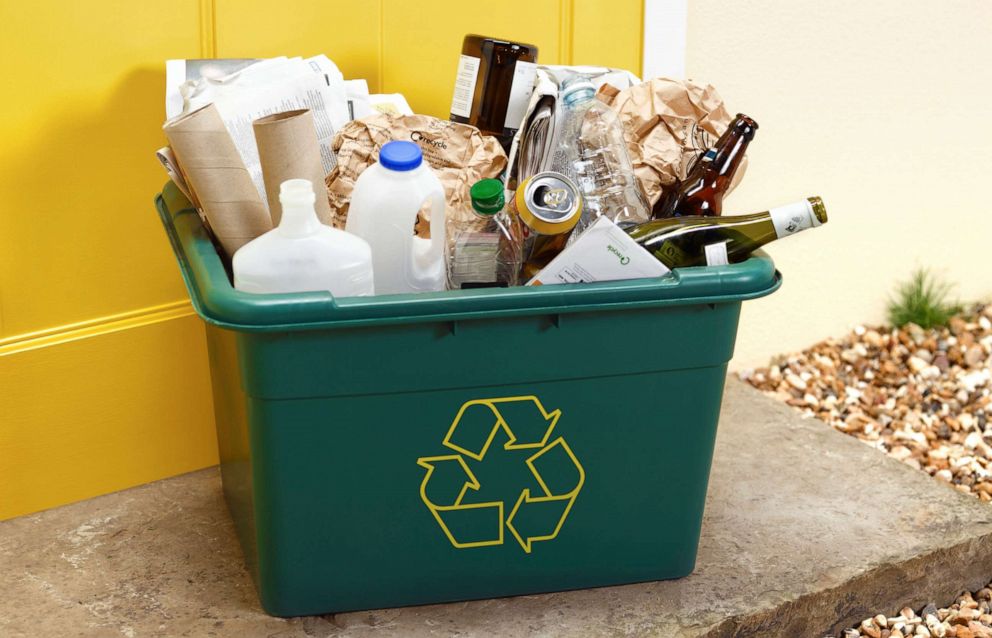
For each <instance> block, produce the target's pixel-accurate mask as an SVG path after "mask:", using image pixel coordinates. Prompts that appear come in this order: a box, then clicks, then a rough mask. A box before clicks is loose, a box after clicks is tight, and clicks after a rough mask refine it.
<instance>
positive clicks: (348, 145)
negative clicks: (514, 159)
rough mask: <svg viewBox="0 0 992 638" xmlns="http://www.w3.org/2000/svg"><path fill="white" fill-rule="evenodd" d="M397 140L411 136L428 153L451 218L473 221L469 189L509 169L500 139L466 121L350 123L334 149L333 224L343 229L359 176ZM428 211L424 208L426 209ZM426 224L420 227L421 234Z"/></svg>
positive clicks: (425, 118) (404, 118) (410, 118)
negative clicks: (380, 150)
mask: <svg viewBox="0 0 992 638" xmlns="http://www.w3.org/2000/svg"><path fill="white" fill-rule="evenodd" d="M392 140H410V141H413V142H415V143H416V144H417V146H419V147H420V149H421V150H422V151H423V153H424V160H425V161H426V162H427V163H428V164H429V165H430V167H431V168H433V169H434V171H435V173H436V174H437V176H438V179H440V180H441V184H443V185H444V193H445V199H446V201H447V211H446V213H445V214H446V216H447V218H448V219H449V220H454V221H456V222H457V221H463V220H464V221H469V220H472V219H474V215H473V213H472V199H471V197H470V195H469V189H470V188H471V187H472V184H474V183H475V182H477V181H479V180H480V179H485V178H487V177H498V176H499V174H500V173H502V172H503V169H504V168H506V153H504V152H503V148H502V147H501V146H500V145H499V141H497V139H496V138H495V137H491V136H487V135H482V133H480V132H479V129H477V128H475V127H474V126H468V125H466V124H458V123H456V122H448V121H446V120H439V119H437V118H435V117H430V116H429V115H395V114H391V113H384V114H381V115H375V116H370V117H364V118H362V119H360V120H354V121H352V122H349V123H348V124H347V125H346V126H344V127H343V128H342V129H341V130H340V131H338V132H337V133H336V134H335V135H334V141H333V143H332V149H333V150H334V153H335V155H337V158H338V165H337V166H336V167H335V168H334V169H333V170H332V171H331V172H330V174H328V176H327V178H326V182H327V194H328V200H329V201H330V204H331V212H332V213H333V215H334V225H335V226H336V227H338V228H344V224H345V220H346V219H347V216H348V205H349V202H350V201H351V192H352V190H353V189H354V187H355V180H356V179H358V175H359V174H361V172H362V171H363V170H365V169H366V168H367V167H369V166H371V165H372V164H374V163H375V162H376V161H377V160H378V158H379V149H380V148H382V146H383V145H384V144H385V143H386V142H389V141H392ZM422 214H424V212H422ZM420 230H421V228H419V227H418V233H419V232H420Z"/></svg>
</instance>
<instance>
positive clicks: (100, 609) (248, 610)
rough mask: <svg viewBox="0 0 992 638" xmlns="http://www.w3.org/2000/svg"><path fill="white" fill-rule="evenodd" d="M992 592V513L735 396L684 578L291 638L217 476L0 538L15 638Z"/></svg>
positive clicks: (863, 612) (426, 613) (740, 609)
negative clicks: (259, 590) (248, 563)
mask: <svg viewBox="0 0 992 638" xmlns="http://www.w3.org/2000/svg"><path fill="white" fill-rule="evenodd" d="M990 579H992V507H990V506H989V505H985V504H982V503H980V502H979V501H978V500H977V499H974V498H971V497H967V496H964V495H961V494H959V493H957V492H956V491H954V490H953V489H951V488H949V487H948V486H946V485H944V484H941V483H939V482H937V481H936V480H934V479H931V478H930V477H928V476H926V475H924V474H923V473H921V472H919V471H916V470H913V469H912V468H910V467H908V466H905V465H903V464H901V463H899V462H897V461H895V460H893V459H890V458H887V457H886V456H884V455H883V454H881V453H880V452H878V451H876V450H873V449H871V448H870V447H868V446H866V445H864V444H863V443H860V442H859V441H856V440H854V439H852V438H850V437H847V436H844V435H842V434H839V433H837V432H834V431H833V430H831V429H830V428H829V427H828V426H826V425H824V424H823V423H821V422H819V421H816V420H814V419H805V420H804V419H802V418H801V417H800V416H799V415H798V414H797V413H796V412H794V411H793V410H792V409H790V408H788V407H787V406H784V405H781V404H779V403H778V402H776V401H774V400H772V399H769V398H767V397H764V396H762V395H761V394H760V393H758V392H757V391H756V390H753V389H752V388H750V387H747V386H745V385H744V384H743V383H741V382H739V381H737V380H736V379H733V378H730V379H728V380H727V390H726V395H725V397H724V406H723V416H722V420H721V424H720V434H719V437H718V441H717V449H716V454H715V459H714V465H713V472H712V478H711V481H710V493H709V497H708V500H707V505H706V516H705V520H704V522H703V534H702V538H701V541H700V549H699V559H698V561H697V568H696V571H695V573H693V574H692V575H691V576H689V577H688V578H684V579H681V580H677V581H663V582H656V583H646V584H639V585H628V586H623V587H609V588H602V589H592V590H584V591H574V592H564V593H558V594H548V595H540V596H521V597H517V598H506V599H498V600H487V601H476V602H468V603H457V604H448V605H432V606H426V607H415V608H405V609H390V610H380V611H371V612H356V613H348V614H338V615H336V616H317V617H310V618H296V619H290V620H284V619H278V618H271V617H269V616H267V615H265V614H264V612H262V610H261V609H260V607H259V605H258V601H257V599H256V597H255V592H254V588H253V585H252V583H251V580H250V578H249V576H248V574H247V572H246V571H245V569H244V567H243V565H242V557H241V552H240V549H239V548H238V545H237V541H236V539H235V536H234V529H233V526H232V524H231V521H230V519H229V517H228V514H227V511H226V508H225V505H224V502H223V499H222V496H221V490H220V477H219V473H218V471H217V470H216V468H213V469H209V470H204V471H201V472H195V473H193V474H187V475H185V476H180V477H176V478H173V479H168V480H165V481H159V482H157V483H153V484H150V485H145V486H142V487H138V488H135V489H131V490H127V491H124V492H119V493H116V494H111V495H108V496H103V497H100V498H95V499H92V500H89V501H84V502H82V503H76V504H74V505H68V506H65V507H61V508H58V509H54V510H50V511H47V512H42V513H39V514H35V515H32V516H25V517H22V518H18V519H13V520H9V521H5V522H2V523H0V591H2V592H3V594H4V595H3V599H2V600H0V635H2V636H5V637H14V636H32V637H34V636H49V635H52V636H55V635H68V634H72V635H77V636H107V635H123V636H129V637H131V636H158V635H162V636H176V635H191V636H201V635H215V636H237V637H238V638H254V637H256V636H259V637H261V636H273V635H278V636H280V637H294V636H300V637H303V636H356V637H361V636H377V637H379V638H384V637H387V636H403V637H410V636H412V637H417V636H447V635H453V634H457V635H462V636H504V637H514V636H534V635H537V636H557V635H570V636H589V637H593V636H595V637H600V636H661V637H664V638H696V637H701V636H706V637H723V636H761V637H762V638H773V637H777V636H782V637H789V638H796V637H804V636H809V637H811V638H817V637H819V636H823V635H824V634H825V633H828V632H836V631H839V629H840V628H842V627H845V626H849V625H853V624H855V623H856V622H858V621H860V620H861V619H863V618H864V617H866V616H868V615H869V614H872V613H875V612H876V611H883V612H892V613H894V612H895V611H896V610H898V609H899V608H901V607H903V606H904V605H907V604H908V605H909V606H910V607H917V608H918V607H921V606H923V605H924V604H926V603H927V602H929V601H935V602H937V603H946V602H950V600H951V599H952V598H953V597H954V595H955V594H957V593H958V592H959V590H961V589H962V588H968V589H977V588H979V587H981V586H983V585H985V584H986V583H987V582H989V580H990Z"/></svg>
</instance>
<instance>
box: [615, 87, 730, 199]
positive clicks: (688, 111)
mask: <svg viewBox="0 0 992 638" xmlns="http://www.w3.org/2000/svg"><path fill="white" fill-rule="evenodd" d="M598 97H599V99H601V100H602V101H604V102H606V103H607V104H609V105H610V106H612V107H613V108H614V109H615V110H616V111H617V113H618V114H619V116H620V121H621V123H622V124H623V128H624V138H625V139H626V141H627V151H628V153H629V154H630V161H631V163H632V164H633V165H634V174H635V175H636V176H637V179H638V180H639V181H640V183H641V188H642V189H644V194H645V195H646V196H647V197H648V200H649V202H650V203H651V205H652V206H653V205H654V204H655V203H656V202H657V201H658V200H659V199H661V196H662V193H663V191H664V190H665V189H667V188H670V187H671V186H673V185H674V184H675V183H676V181H678V180H682V179H685V176H686V173H688V171H689V168H690V167H691V166H692V164H693V163H694V162H695V161H696V159H697V158H698V157H699V156H700V155H702V154H703V153H705V152H706V149H708V148H710V147H711V146H713V144H715V143H716V140H717V138H718V137H720V135H722V134H723V132H724V131H725V130H726V129H727V127H728V126H729V125H730V122H731V121H732V120H733V117H732V116H731V115H730V113H729V112H728V111H727V109H726V107H725V106H724V104H723V98H721V97H720V94H719V93H717V91H716V89H715V88H713V86H712V85H710V84H706V85H701V84H696V83H695V82H692V81H691V80H673V79H670V78H655V79H653V80H647V81H645V82H642V83H640V84H636V85H634V86H632V87H630V88H628V89H624V90H622V91H619V92H618V91H617V90H616V89H615V88H613V87H610V86H608V85H607V86H604V87H603V88H602V89H600V92H599V95H598ZM745 170H747V158H746V157H745V158H744V160H743V161H742V162H741V165H740V166H739V167H738V169H737V172H736V174H735V175H734V179H733V182H732V183H731V184H730V187H729V188H728V192H729V191H731V190H733V189H734V188H735V187H736V186H737V184H738V182H740V180H741V178H742V177H743V176H744V172H745Z"/></svg>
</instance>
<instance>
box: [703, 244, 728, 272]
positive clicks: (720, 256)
mask: <svg viewBox="0 0 992 638" xmlns="http://www.w3.org/2000/svg"><path fill="white" fill-rule="evenodd" d="M727 241H729V240H726V239H725V240H723V241H721V242H717V243H715V244H709V245H707V246H704V248H703V249H704V250H705V251H706V265H707V266H726V265H727V264H729V263H730V260H729V258H728V256H727Z"/></svg>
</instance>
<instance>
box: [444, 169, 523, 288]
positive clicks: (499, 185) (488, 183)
mask: <svg viewBox="0 0 992 638" xmlns="http://www.w3.org/2000/svg"><path fill="white" fill-rule="evenodd" d="M469 194H470V195H471V197H472V211H473V212H474V213H475V218H474V219H472V220H471V221H469V222H466V223H461V224H457V225H456V224H455V222H454V220H452V222H451V225H452V228H450V229H449V236H450V237H451V249H450V252H449V254H450V255H451V259H450V261H449V267H448V281H449V283H450V286H451V288H454V289H459V288H491V287H496V286H512V285H515V283H516V279H517V277H516V274H517V272H518V271H519V269H520V242H521V241H522V238H521V231H520V229H519V223H518V222H517V221H516V219H515V218H513V217H511V216H510V214H509V213H508V211H507V210H506V196H505V194H504V191H503V182H501V181H500V180H498V179H483V180H479V181H478V182H476V183H475V184H473V185H472V188H471V190H470V191H469Z"/></svg>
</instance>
